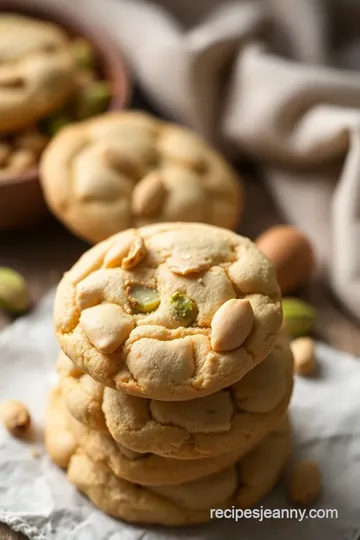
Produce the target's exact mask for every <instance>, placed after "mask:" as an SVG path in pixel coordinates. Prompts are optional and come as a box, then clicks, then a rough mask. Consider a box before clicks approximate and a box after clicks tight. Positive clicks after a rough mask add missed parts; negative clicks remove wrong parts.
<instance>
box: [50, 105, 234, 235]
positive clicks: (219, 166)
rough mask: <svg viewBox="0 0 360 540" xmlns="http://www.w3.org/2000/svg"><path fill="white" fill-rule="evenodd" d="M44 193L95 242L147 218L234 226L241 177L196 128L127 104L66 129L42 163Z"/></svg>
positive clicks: (71, 225)
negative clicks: (124, 109)
mask: <svg viewBox="0 0 360 540" xmlns="http://www.w3.org/2000/svg"><path fill="white" fill-rule="evenodd" d="M41 177H42V185H43V189H44V193H45V197H46V200H47V202H48V204H49V206H50V208H51V209H52V211H53V212H54V213H55V214H56V216H57V217H58V218H59V219H60V220H61V221H63V222H64V223H65V225H66V226H67V227H68V228H69V229H71V230H72V231H73V232H74V233H75V234H77V235H78V236H80V237H82V238H85V239H86V240H88V241H89V242H91V243H96V242H99V241H101V240H104V239H105V238H107V237H109V236H111V235H113V234H115V233H117V232H119V231H122V230H124V229H128V228H130V227H138V226H142V225H145V224H148V223H156V222H168V221H187V222H194V221H195V222H204V223H210V224H212V225H217V226H219V227H226V228H229V229H232V228H234V227H235V226H236V225H237V223H238V221H239V217H240V214H241V211H242V190H241V184H240V180H239V178H237V176H236V173H235V172H234V170H233V169H232V168H231V167H230V165H229V164H228V163H226V162H225V160H224V159H223V158H222V157H221V156H220V155H219V154H218V153H217V152H215V150H213V149H212V148H210V147H209V146H208V145H207V144H206V143H205V141H203V140H202V139H200V137H199V136H197V135H195V134H194V133H192V132H191V131H189V130H187V129H185V128H183V127H180V126H177V125H173V124H168V123H165V122H163V121H161V120H159V119H157V118H155V117H152V116H150V115H147V114H144V113H141V112H134V111H124V112H117V113H112V114H106V115H103V116H99V117H97V118H96V119H93V120H89V121H86V122H83V123H79V124H73V125H72V126H69V127H67V128H66V129H63V130H62V131H61V133H59V134H58V135H57V136H56V137H55V138H54V139H53V141H52V142H51V144H50V145H49V146H48V148H47V150H46V152H45V153H44V155H43V159H42V163H41Z"/></svg>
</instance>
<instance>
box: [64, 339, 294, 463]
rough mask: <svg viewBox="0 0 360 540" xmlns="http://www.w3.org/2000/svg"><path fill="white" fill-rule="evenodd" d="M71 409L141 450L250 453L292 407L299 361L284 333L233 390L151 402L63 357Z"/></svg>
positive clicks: (189, 455) (180, 455) (185, 455)
mask: <svg viewBox="0 0 360 540" xmlns="http://www.w3.org/2000/svg"><path fill="white" fill-rule="evenodd" d="M58 371H59V374H60V377H59V379H60V386H61V389H62V392H63V397H64V402H65V405H66V407H67V408H68V410H69V411H70V412H71V413H72V414H73V415H74V416H75V417H76V418H77V419H78V420H79V421H80V422H82V423H84V424H86V425H88V426H89V427H91V428H93V429H96V430H99V431H103V432H105V433H108V431H109V432H110V434H111V435H112V436H113V437H114V439H115V440H117V441H118V442H119V443H120V444H122V445H124V446H125V447H127V448H129V449H131V450H133V451H137V452H142V453H145V452H152V453H155V454H158V455H161V456H165V457H172V458H175V459H182V460H185V459H190V460H191V459H202V458H208V457H211V456H216V455H221V454H225V453H227V452H229V449H231V450H233V449H235V448H236V449H237V452H238V456H239V457H240V456H242V455H244V454H245V453H246V452H247V451H249V450H250V449H251V448H252V447H254V446H255V445H256V444H257V442H258V441H259V440H260V439H261V438H262V437H264V436H265V435H266V434H267V433H269V432H270V431H271V430H272V429H274V428H275V427H276V425H277V423H278V422H279V421H280V419H281V417H282V416H283V414H284V413H285V411H286V410H287V408H288V405H289V401H290V397H291V393H292V385H293V359H292V354H291V351H290V348H289V344H288V341H287V340H286V339H285V338H281V339H279V340H278V342H277V343H276V345H275V347H274V348H273V350H272V351H271V353H270V354H269V356H268V357H267V358H266V359H265V360H264V361H263V362H262V363H261V364H260V365H259V366H257V367H256V368H254V369H253V370H251V371H250V372H249V373H248V374H247V375H245V377H244V378H243V379H241V381H239V382H238V383H236V384H234V385H233V386H231V387H230V388H226V389H224V390H221V391H219V392H217V393H215V394H212V395H210V396H206V397H204V398H198V399H195V400H190V401H182V402H168V401H156V400H147V399H143V398H138V397H134V396H130V395H128V394H126V393H124V392H122V391H117V390H112V389H110V388H106V387H104V386H103V385H101V384H99V383H96V382H95V381H93V380H92V379H91V378H90V377H89V375H86V374H84V373H82V372H80V371H79V370H78V369H77V368H75V367H74V365H73V363H72V362H71V361H70V360H69V358H67V357H66V356H65V355H64V354H61V355H60V357H59V360H58Z"/></svg>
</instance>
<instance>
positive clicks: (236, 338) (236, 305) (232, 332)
mask: <svg viewBox="0 0 360 540" xmlns="http://www.w3.org/2000/svg"><path fill="white" fill-rule="evenodd" d="M253 325H254V312H253V310H252V307H251V304H250V302H249V300H245V299H244V300H242V299H235V298H232V299H231V300H228V301H227V302H225V304H223V305H222V306H221V307H219V309H218V310H217V312H216V313H215V315H214V316H213V319H212V321H211V347H212V349H213V350H214V351H216V352H228V351H233V350H235V349H237V348H238V347H240V346H241V345H242V344H243V343H244V341H245V339H246V338H247V337H248V335H249V334H250V332H251V329H252V327H253Z"/></svg>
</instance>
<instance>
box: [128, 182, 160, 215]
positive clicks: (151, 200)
mask: <svg viewBox="0 0 360 540" xmlns="http://www.w3.org/2000/svg"><path fill="white" fill-rule="evenodd" d="M165 197H166V187H165V184H164V182H163V179H162V176H161V174H160V173H159V172H156V171H154V172H151V173H149V174H148V175H147V176H145V178H143V179H142V180H140V182H139V183H138V184H137V185H136V186H135V189H134V191H133V196H132V211H133V213H134V214H135V215H136V216H153V215H154V214H156V213H157V212H159V210H160V208H161V207H162V205H163V202H164V200H165Z"/></svg>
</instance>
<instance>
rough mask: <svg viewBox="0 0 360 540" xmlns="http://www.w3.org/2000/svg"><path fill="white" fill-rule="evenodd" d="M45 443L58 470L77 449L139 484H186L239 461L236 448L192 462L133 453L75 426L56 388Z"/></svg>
mask: <svg viewBox="0 0 360 540" xmlns="http://www.w3.org/2000/svg"><path fill="white" fill-rule="evenodd" d="M45 443H46V448H47V450H48V453H49V454H50V457H51V458H52V460H53V461H54V462H55V463H57V464H58V465H59V466H60V467H62V468H67V466H68V464H69V462H70V459H71V456H72V455H74V454H75V452H76V451H77V450H79V451H80V452H81V453H82V454H84V455H87V456H88V457H89V458H90V459H91V460H92V461H93V462H94V463H95V464H98V465H99V466H101V465H102V466H106V467H107V468H108V469H109V470H110V471H111V472H112V473H113V474H114V475H115V476H118V477H119V478H122V479H124V480H128V481H129V482H133V483H136V484H141V485H163V486H165V485H175V484H181V483H184V482H189V481H192V480H196V479H197V478H201V477H203V476H208V475H211V474H215V473H217V472H219V471H222V470H224V469H226V468H227V467H229V466H230V465H233V464H234V463H235V462H236V461H237V460H238V459H239V452H238V449H237V448H234V449H233V450H232V451H231V452H227V453H226V454H223V455H221V456H216V457H213V458H208V459H201V460H194V461H191V460H186V461H184V460H178V459H172V458H164V457H161V456H157V455H155V454H151V453H147V454H140V453H137V452H133V451H132V450H129V449H127V448H125V447H124V446H122V445H121V444H119V443H116V441H114V439H113V438H112V437H110V436H109V435H105V434H104V433H100V432H99V431H96V430H93V429H89V428H86V427H85V426H84V425H82V424H81V423H79V422H78V421H77V420H76V419H75V418H74V417H73V416H72V415H71V414H70V413H69V412H68V410H67V409H66V407H65V405H64V403H63V399H62V395H61V391H60V390H59V389H58V388H57V389H54V390H53V391H52V393H51V396H50V400H49V406H48V409H47V414H46V425H45Z"/></svg>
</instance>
